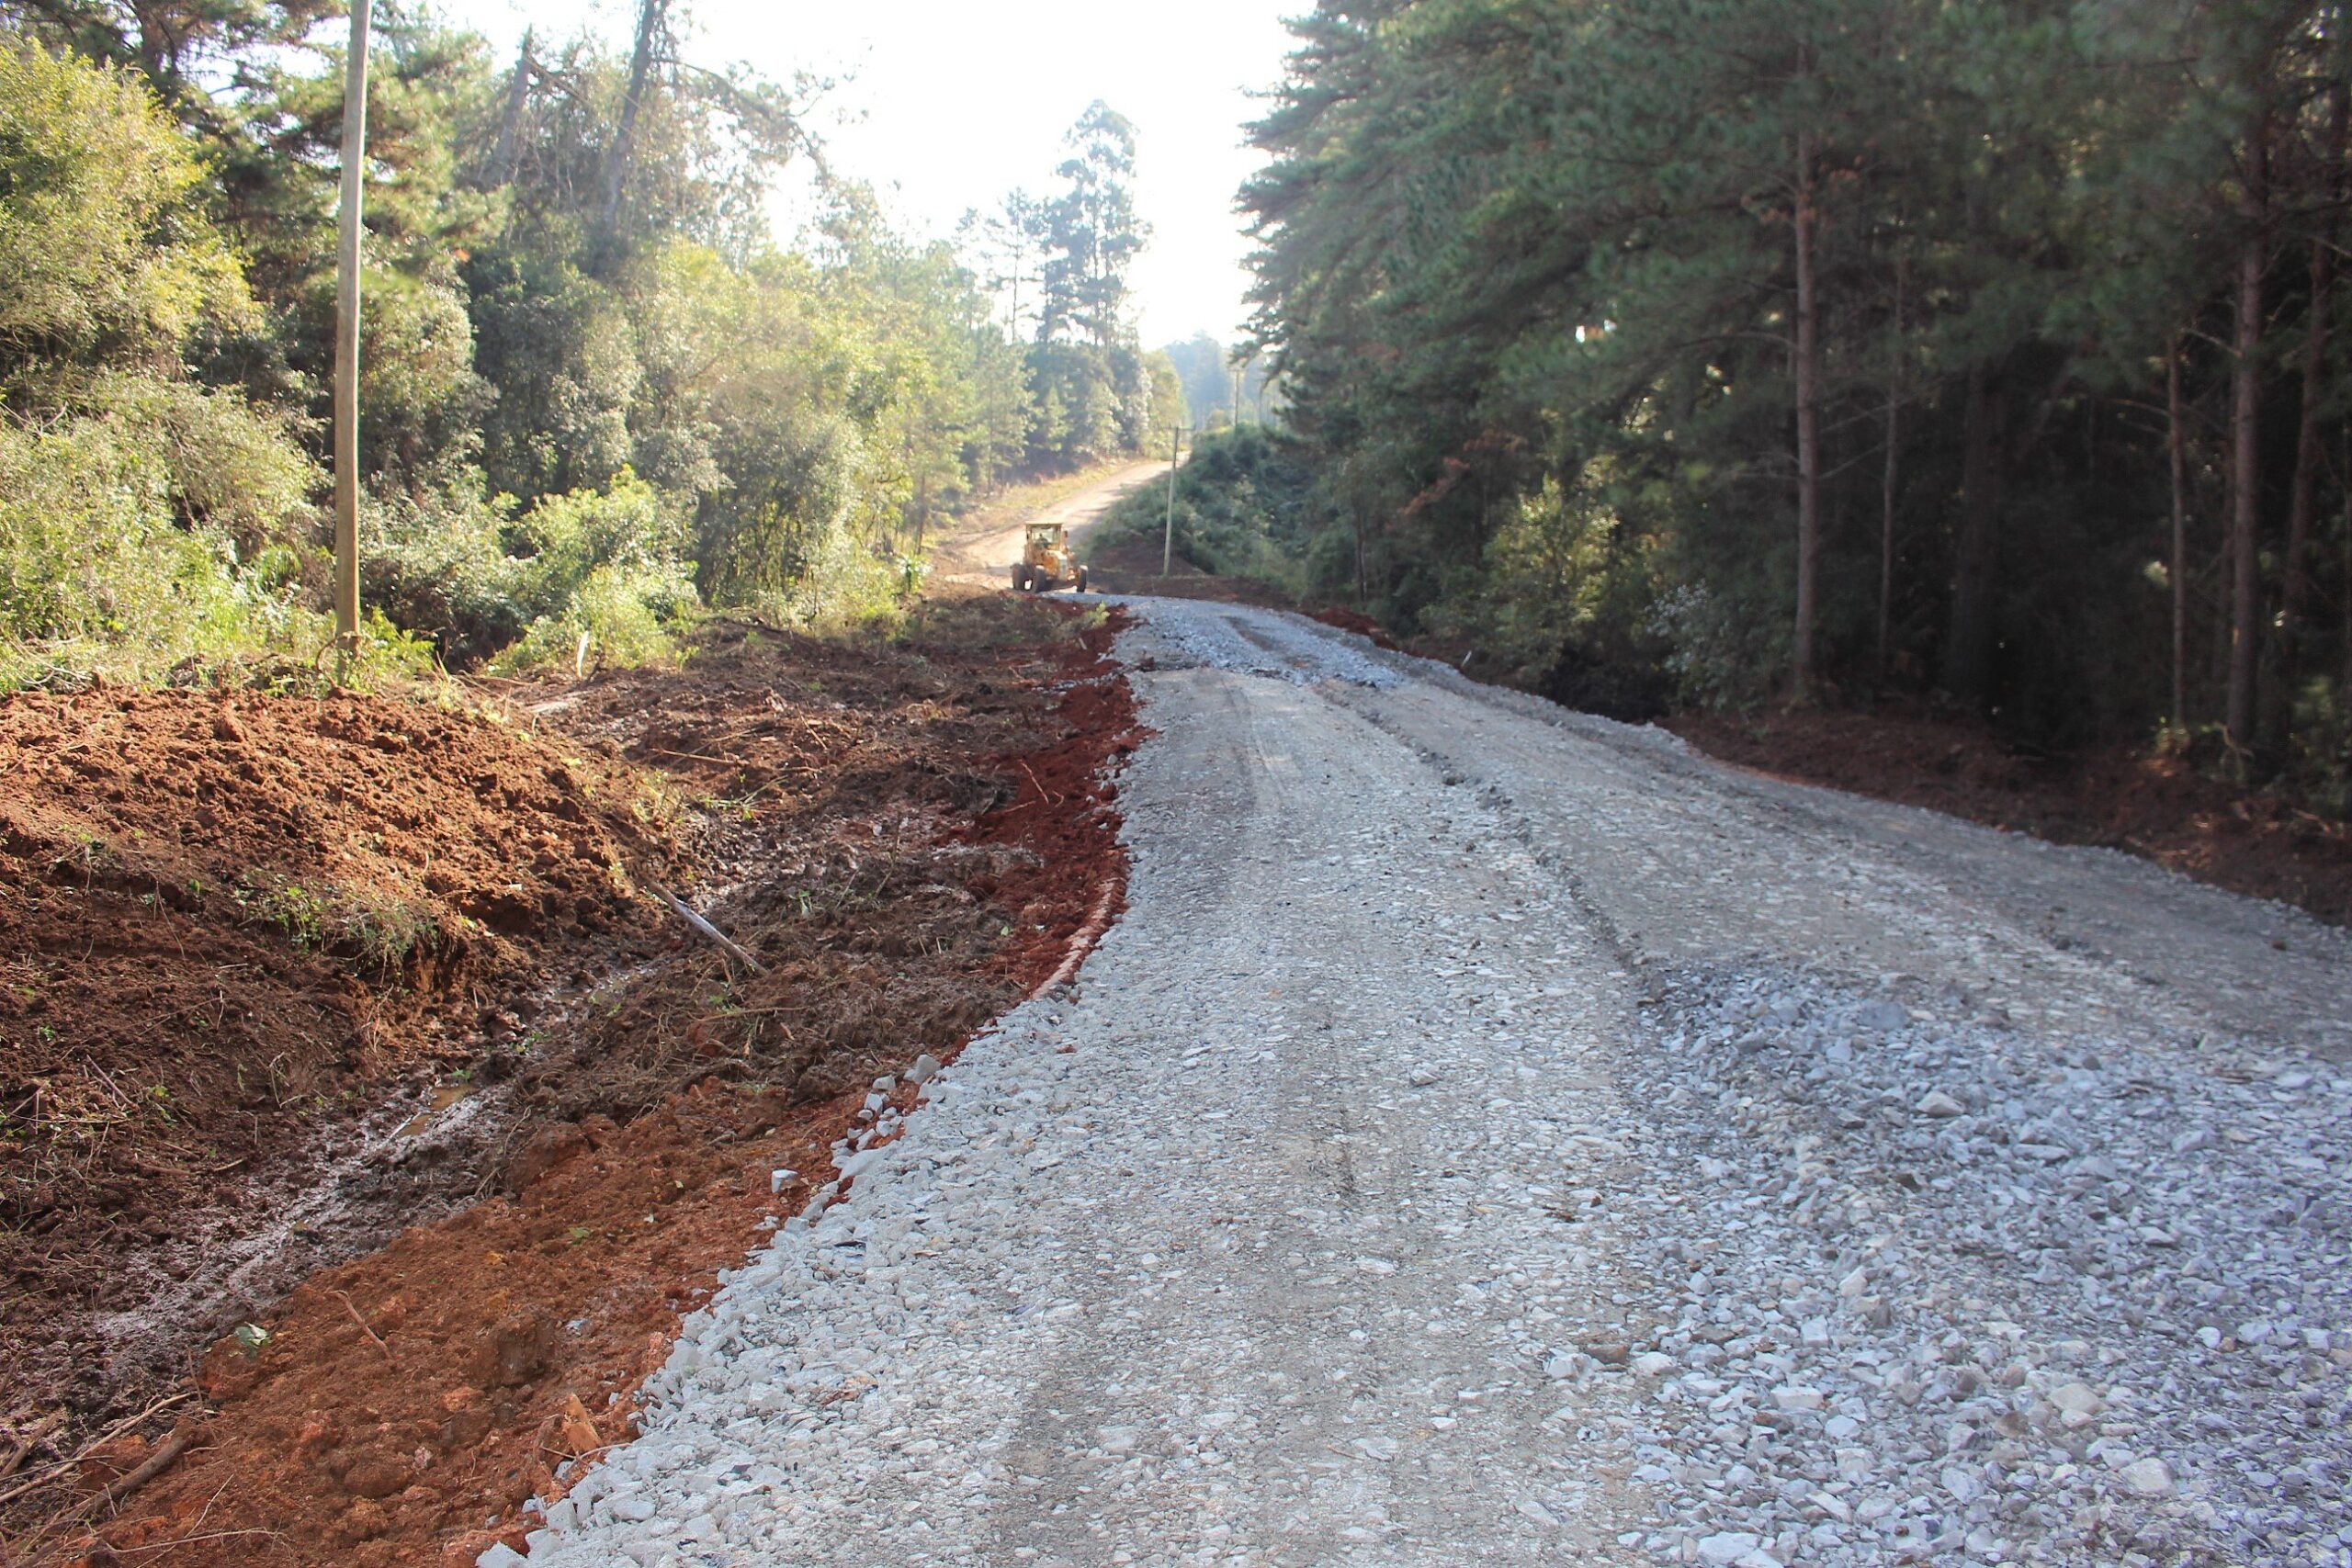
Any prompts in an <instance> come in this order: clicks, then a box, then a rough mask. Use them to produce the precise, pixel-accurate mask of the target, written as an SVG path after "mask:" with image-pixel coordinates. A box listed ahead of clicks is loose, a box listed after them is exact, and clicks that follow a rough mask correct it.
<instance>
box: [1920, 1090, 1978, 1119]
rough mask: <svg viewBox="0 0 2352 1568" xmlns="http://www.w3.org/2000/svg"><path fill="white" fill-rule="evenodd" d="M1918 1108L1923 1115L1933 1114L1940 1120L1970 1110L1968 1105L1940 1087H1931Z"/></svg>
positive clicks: (1963, 1113) (1961, 1114)
mask: <svg viewBox="0 0 2352 1568" xmlns="http://www.w3.org/2000/svg"><path fill="white" fill-rule="evenodd" d="M1917 1110H1918V1112H1919V1114H1920V1115H1922V1116H1933V1117H1936V1118H1938V1119H1939V1120H1941V1119H1943V1118H1946V1117H1951V1116H1963V1115H1966V1114H1967V1112H1968V1107H1966V1106H1964V1105H1962V1103H1961V1102H1960V1101H1958V1100H1954V1099H1953V1098H1952V1097H1951V1096H1950V1095H1948V1094H1946V1093H1945V1092H1944V1091H1943V1090H1941V1089H1929V1090H1928V1092H1927V1094H1926V1096H1925V1097H1924V1098H1922V1099H1921V1100H1920V1101H1919V1104H1918V1106H1917Z"/></svg>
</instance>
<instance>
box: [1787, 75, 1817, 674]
mask: <svg viewBox="0 0 2352 1568" xmlns="http://www.w3.org/2000/svg"><path fill="white" fill-rule="evenodd" d="M1812 70H1813V51H1812V48H1811V47H1810V46H1809V45H1799V46H1798V49H1797V73H1798V74H1799V75H1800V76H1803V75H1809V74H1811V73H1812ZM1813 164H1814V139H1813V133H1812V132H1811V131H1810V130H1800V131H1798V132H1797V188H1796V221H1795V223H1794V225H1793V227H1794V229H1795V231H1796V252H1797V254H1796V266H1797V342H1796V397H1797V646H1796V694H1797V697H1798V698H1799V700H1803V699H1804V698H1805V697H1807V696H1809V695H1811V694H1812V692H1813V688H1814V684H1815V681H1816V680H1817V679H1818V677H1819V673H1820V671H1819V668H1818V664H1817V661H1816V658H1815V648H1814V624H1815V621H1816V620H1817V619H1818V618H1819V616H1820V607H1819V603H1818V601H1819V597H1820V591H1821V317H1820V310H1819V302H1818V301H1817V300H1816V299H1815V278H1814V254H1813V247H1814V197H1815V189H1814V168H1813Z"/></svg>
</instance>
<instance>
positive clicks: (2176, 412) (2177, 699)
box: [2165, 337, 2188, 729]
mask: <svg viewBox="0 0 2352 1568" xmlns="http://www.w3.org/2000/svg"><path fill="white" fill-rule="evenodd" d="M2165 448H2166V450H2167V452H2168V454H2169V456H2170V457H2171V463H2172V723H2173V728H2176V729H2186V728H2188V433H2187V432H2186V431H2185V430H2184V429H2183V428H2182V422H2181V410H2180V339H2179V338H2177V337H2175V338H2174V339H2173V341H2172V343H2171V344H2169V345H2168V346H2167V347H2166V348H2165Z"/></svg>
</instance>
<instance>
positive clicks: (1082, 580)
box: [1077, 567, 1086, 593]
mask: <svg viewBox="0 0 2352 1568" xmlns="http://www.w3.org/2000/svg"><path fill="white" fill-rule="evenodd" d="M1077 583H1078V591H1079V592H1080V593H1083V592H1086V569H1085V568H1084V567H1080V568H1079V569H1078V579H1077Z"/></svg>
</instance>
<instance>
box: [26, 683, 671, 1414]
mask: <svg viewBox="0 0 2352 1568" xmlns="http://www.w3.org/2000/svg"><path fill="white" fill-rule="evenodd" d="M0 778H5V779H6V787H5V788H0V1269H5V1270H6V1276H7V1279H8V1295H7V1300H6V1306H5V1309H4V1310H0V1363H4V1364H5V1365H6V1367H7V1368H8V1369H9V1375H8V1377H7V1379H6V1383H7V1389H6V1394H5V1396H0V1420H4V1421H6V1424H7V1425H8V1427H10V1428H11V1429H12V1430H13V1431H14V1432H16V1433H17V1434H19V1435H22V1434H24V1433H26V1432H28V1431H30V1430H32V1429H34V1428H35V1427H39V1426H40V1424H41V1423H43V1422H44V1421H45V1420H47V1419H49V1418H50V1417H51V1416H56V1415H58V1413H59V1412H60V1411H63V1412H65V1413H66V1414H65V1416H63V1418H62V1420H61V1421H60V1422H59V1423H58V1425H59V1427H61V1428H62V1429H79V1428H80V1427H82V1426H83V1424H84V1418H85V1416H96V1415H101V1414H104V1413H107V1412H111V1411H114V1410H116V1409H118V1408H119V1407H121V1406H122V1405H124V1404H126V1403H128V1402H131V1401H135V1400H139V1399H141V1398H143V1397H147V1396H151V1395H152V1394H153V1393H157V1392H160V1390H161V1388H162V1387H164V1385H167V1384H169V1383H170V1382H175V1381H176V1379H177V1378H178V1377H179V1376H180V1375H181V1374H182V1373H183V1372H184V1371H185V1370H186V1359H185V1358H186V1350H187V1339H188V1337H189V1335H190V1334H191V1333H192V1332H196V1331H203V1330H209V1331H210V1332H212V1333H219V1332H222V1331H225V1329H226V1328H228V1327H229V1326H230V1325H232V1322H233V1321H234V1320H235V1319H236V1317H237V1316H238V1315H239V1314H243V1313H247V1312H250V1311H253V1310H255V1309H256V1308H257V1307H258V1306H259V1305H260V1304H261V1303H266V1301H268V1300H269V1299H271V1298H272V1297H274V1296H275V1295H276V1294H277V1293H278V1292H279V1291H281V1290H283V1289H284V1287H285V1286H286V1284H287V1283H288V1282H289V1281H290V1280H291V1279H293V1278H299V1277H300V1274H301V1273H303V1272H305V1271H307V1270H308V1269H310V1268H311V1267H315V1266H316V1264H317V1262H318V1260H319V1258H320V1257H321V1256H322V1251H332V1250H333V1249H334V1247H335V1245H336V1241H335V1237H334V1235H333V1234H332V1233H334V1232H337V1231H344V1230H347V1229H348V1228H349V1226H350V1225H351V1224H353V1222H354V1219H355V1215H353V1214H352V1213H333V1214H331V1213H325V1212H322V1213H319V1214H317V1215H314V1216H310V1220H311V1223H300V1222H298V1223H296V1224H293V1225H292V1226H290V1227H289V1228H288V1230H287V1231H286V1232H285V1234H283V1235H279V1236H277V1237H276V1238H275V1240H274V1245H272V1246H271V1247H266V1248H265V1247H255V1246H252V1245H248V1244H249V1243H250V1242H252V1240H253V1238H254V1236H255V1235H257V1234H258V1233H260V1232H262V1231H264V1230H266V1229H267V1228H268V1227H269V1225H270V1224H271V1222H272V1221H274V1220H275V1219H277V1217H279V1215H280V1212H281V1210H282V1209H283V1206H284V1205H285V1204H286V1203H287V1202H288V1201H290V1200H291V1199H292V1198H293V1197H294V1196H295V1195H297V1194H300V1193H302V1192H304V1191H306V1190H309V1189H311V1187H313V1186H314V1185H315V1184H316V1183H317V1182H318V1181H319V1180H320V1179H321V1178H322V1172H324V1171H325V1170H327V1169H328V1168H330V1167H332V1166H333V1165H334V1162H336V1161H337V1160H338V1159H339V1158H341V1157H343V1156H347V1155H350V1154H353V1153H355V1152H356V1151H357V1150H358V1149H359V1148H360V1147H361V1146H362V1145H365V1144H366V1143H367V1142H368V1141H369V1139H370V1138H371V1137H372V1136H375V1135H377V1134H380V1133H381V1132H382V1131H383V1130H384V1129H383V1128H382V1127H381V1126H380V1125H375V1126H371V1124H370V1117H371V1114H373V1115H376V1116H377V1118H378V1120H379V1121H380V1113H381V1112H382V1111H383V1107H384V1104H385V1102H386V1101H387V1100H391V1099H394V1098H396V1097H397V1096H399V1095H400V1094H401V1093H402V1092H403V1091H405V1092H406V1093H407V1094H408V1095H410V1096H411V1097H413V1098H417V1099H419V1100H421V1097H422V1096H423V1095H424V1093H425V1092H426V1091H427V1090H428V1089H430V1088H431V1086H433V1085H434V1084H435V1083H436V1082H438V1081H440V1080H441V1079H442V1078H443V1077H446V1076H447V1074H449V1073H450V1072H452V1071H455V1070H458V1069H461V1068H464V1067H467V1066H470V1065H471V1064H472V1063H473V1061H474V1060H475V1058H476V1056H477V1055H478V1054H479V1052H480V1037H481V1026H482V1024H483V1022H484V1021H485V1020H484V1012H485V1009H488V1008H492V1007H494V1006H496V1005H497V1004H498V1000H499V998H509V997H514V998H521V997H525V996H527V995H529V994H531V993H533V992H536V991H537V990H538V989H539V988H540V987H542V985H544V984H546V983H547V982H548V980H549V979H553V978H560V970H561V969H562V968H563V967H565V966H567V965H568V966H572V967H577V966H581V965H585V964H603V963H608V962H611V961H612V960H613V959H614V957H615V956H616V955H619V954H623V953H629V952H631V951H633V950H635V949H637V948H640V947H642V946H644V945H645V944H646V943H647V942H650V940H651V937H652V933H653V932H654V931H655V930H656V929H657V928H656V919H657V917H656V915H655V912H654V911H653V910H652V908H650V905H649V904H648V902H647V901H646V900H645V899H644V898H642V897H639V896H638V895H637V894H635V893H633V892H632V891H631V887H632V883H631V874H630V872H629V870H628V867H629V866H631V865H640V866H652V867H656V868H660V867H665V866H667V865H668V863H669V861H670V848H669V846H668V844H667V842H666V841H665V840H664V839H663V838H662V836H661V835H660V834H659V833H657V832H656V831H654V830H653V829H650V828H649V827H648V825H647V823H646V821H645V820H644V818H643V814H642V808H643V806H644V802H643V801H642V800H641V799H639V784H637V783H636V782H635V781H634V780H633V779H632V777H631V776H630V775H629V773H628V772H627V771H626V770H616V769H614V768H613V767H612V766H611V765H610V764H609V763H608V762H607V761H605V760H603V759H600V758H596V757H594V756H590V755H584V754H582V751H581V750H579V749H578V748H576V747H575V746H573V745H571V743H569V742H568V741H566V740H564V739H562V738H560V737H538V736H533V735H530V734H526V733H522V732H519V731H517V730H516V729H515V728H510V727H508V726H505V725H502V724H499V723H497V722H495V721H493V720H492V719H491V718H489V717H486V716H481V715H479V714H469V713H455V712H444V711H441V710H440V709H437V708H435V707H433V706H431V705H425V704H424V703H419V702H411V701H404V700H401V699H397V698H383V697H360V696H346V697H337V698H334V699H331V700H328V701H325V702H311V701H297V700H294V699H288V698H274V697H266V696H258V695H245V694H238V695H233V696H223V697H213V696H209V695H198V694H187V693H162V692H122V691H101V692H91V693H85V694H80V695H77V696H70V697H52V696H42V695H34V694H26V695H19V696H17V697H14V698H11V699H9V700H8V701H7V702H6V703H5V704H0ZM551 966H553V967H555V968H556V969H558V971H559V974H558V975H557V976H549V975H548V970H549V968H550V967H551ZM392 1114H395V1115H401V1112H400V1111H397V1110H395V1111H393V1112H392ZM359 1223H361V1224H363V1225H364V1224H365V1223H366V1222H365V1221H364V1219H363V1220H361V1221H360V1222H359ZM7 1448H8V1445H6V1444H5V1443H0V1457H5V1455H6V1452H7Z"/></svg>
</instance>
